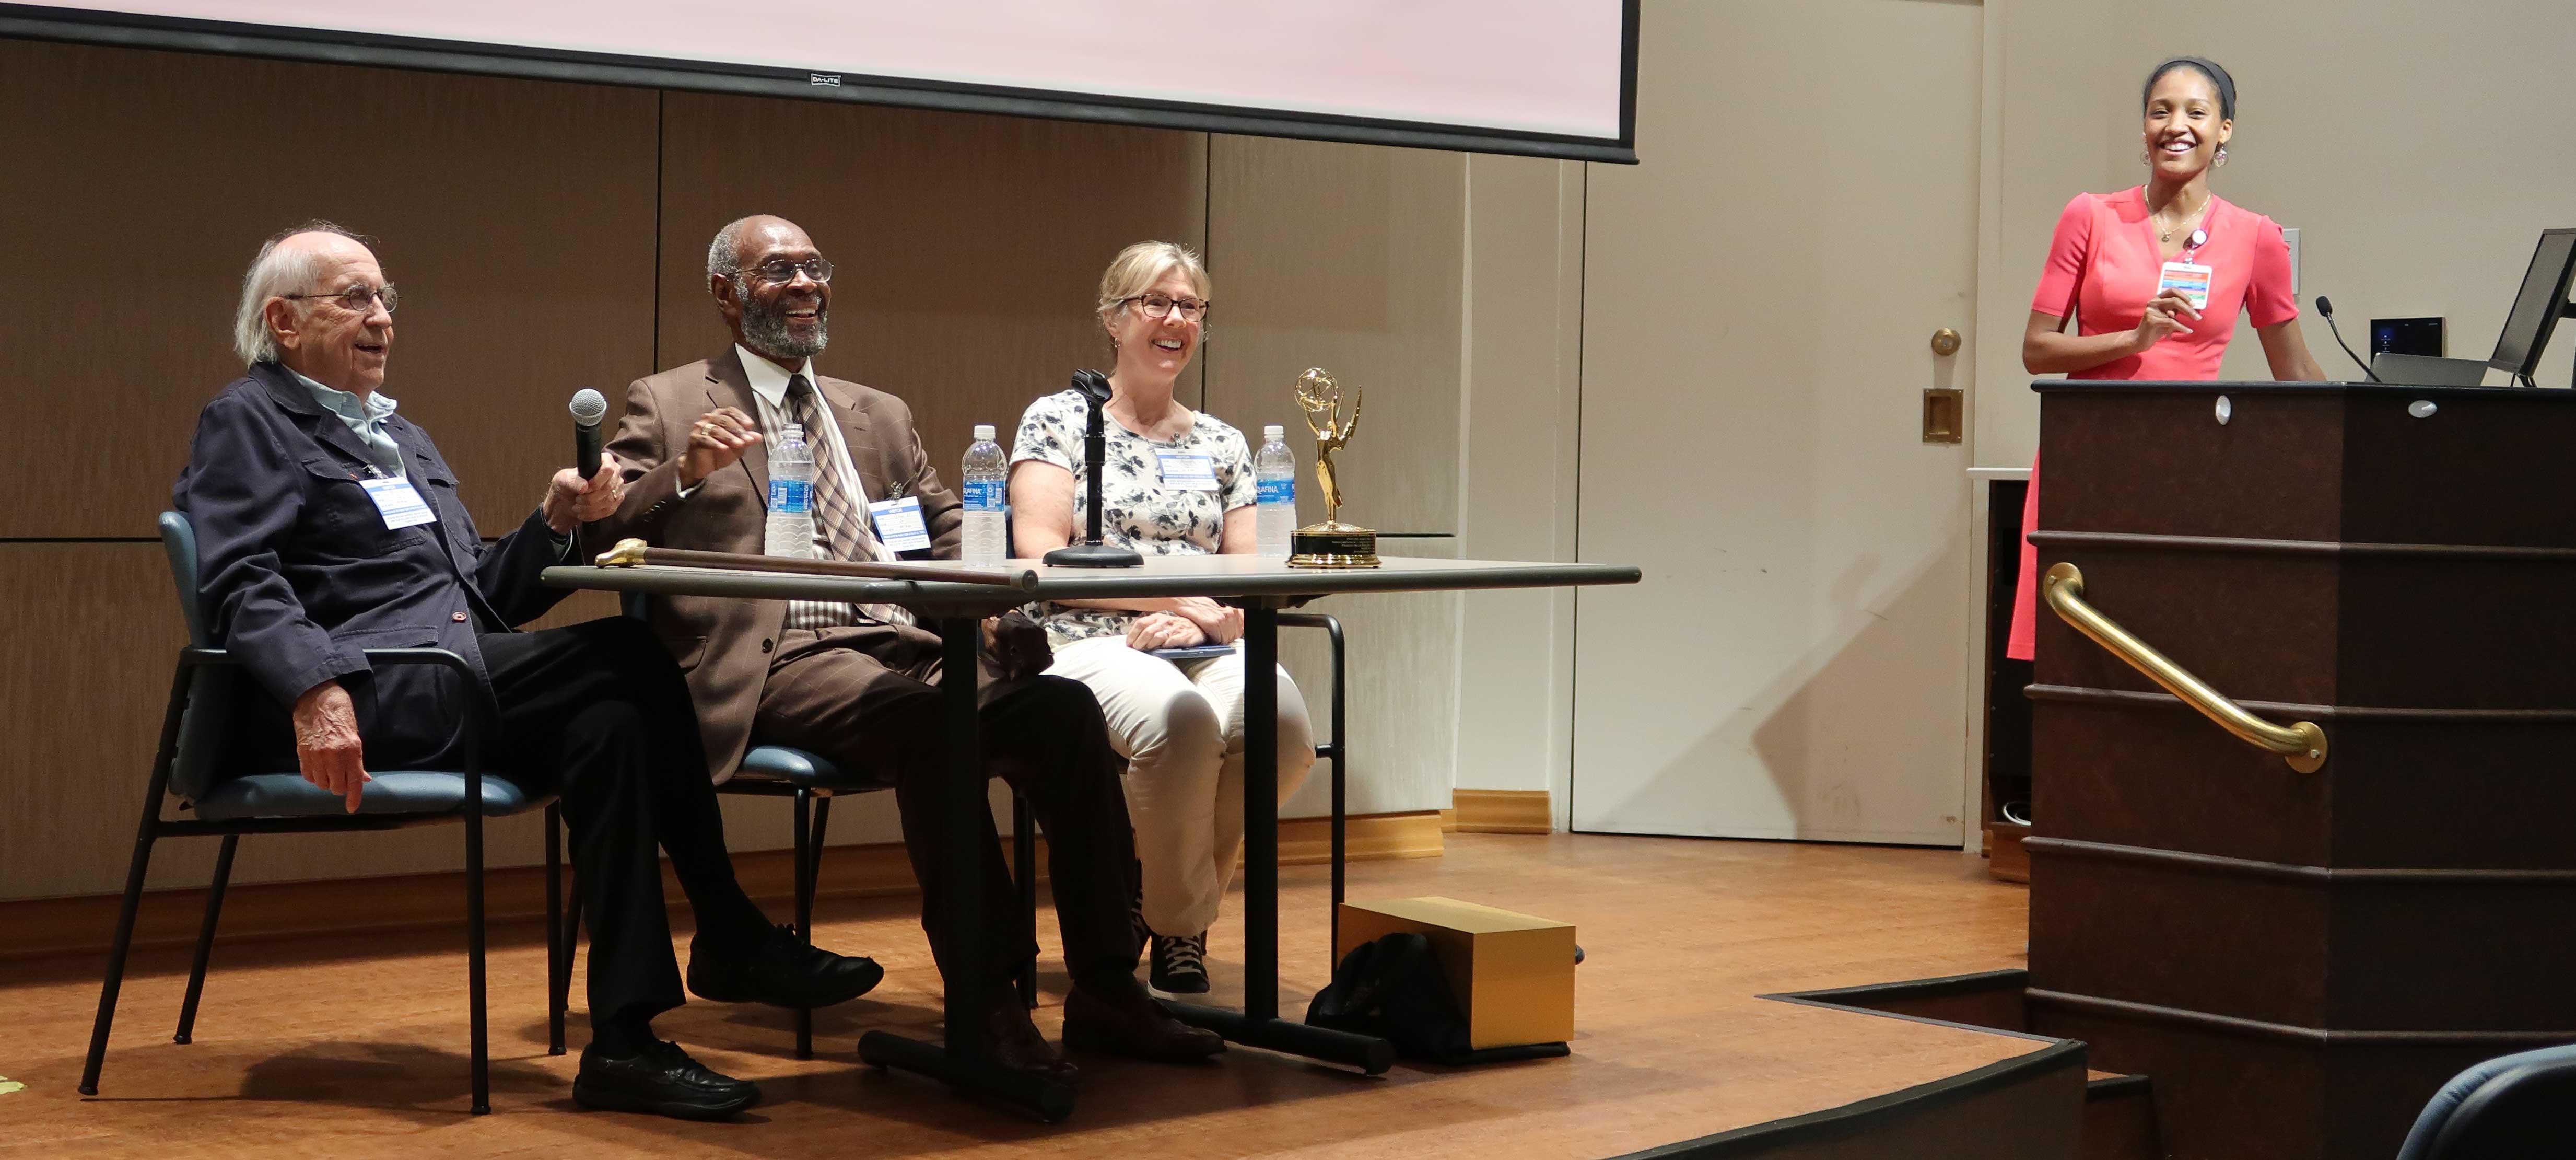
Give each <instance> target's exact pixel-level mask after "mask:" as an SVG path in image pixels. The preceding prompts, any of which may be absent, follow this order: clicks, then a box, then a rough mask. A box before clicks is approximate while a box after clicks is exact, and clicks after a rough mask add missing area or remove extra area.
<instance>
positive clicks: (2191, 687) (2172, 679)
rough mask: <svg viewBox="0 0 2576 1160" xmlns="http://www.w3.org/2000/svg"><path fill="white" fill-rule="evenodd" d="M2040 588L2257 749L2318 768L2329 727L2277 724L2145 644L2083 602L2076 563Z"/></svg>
mask: <svg viewBox="0 0 2576 1160" xmlns="http://www.w3.org/2000/svg"><path fill="white" fill-rule="evenodd" d="M2040 593H2041V595H2042V597H2043V598H2044V599H2046V600H2047V601H2048V607H2049V609H2050V610H2051V611H2054V612H2055V613H2057V617H2058V619H2060V620H2063V621H2065V622H2066V623H2068V624H2070V625H2073V626H2074V627H2075V631H2077V632H2080V633H2083V634H2084V635H2085V636H2087V637H2090V638H2091V639H2092V641H2093V643H2095V644H2098V645H2101V646H2102V647H2103V648H2105V649H2108V650H2110V653H2111V655H2112V656H2115V657H2118V658H2120V659H2121V660H2123V661H2125V662H2127V663H2128V665H2129V667H2130V668H2133V669H2136V670H2138V671H2139V672H2141V673H2144V674H2146V677H2147V679H2148V680H2150V681H2154V682H2155V683H2157V684H2158V685H2162V686H2164V690H2165V691H2166V692H2168V693H2171V694H2173V695H2174V696H2176V697H2179V698H2181V699H2182V703H2183V704H2186V705H2189V706H2191V707H2192V708H2194V709H2197V710H2199V711H2200V713H2201V715H2202V716H2205V717H2207V718H2209V719H2210V720H2211V721H2214V722H2216V723H2217V724H2218V727H2219V728H2221V729H2224V730H2226V731H2228V732H2229V733H2232V734H2235V735H2236V738H2237V739H2238V740H2240V741H2243V742H2245V743H2246V744H2248V745H2252V746H2254V747H2256V748H2258V749H2268V750H2270V751H2272V752H2274V753H2277V754H2280V755H2281V760H2282V761H2284V762H2287V763H2288V764H2289V766H2290V768H2292V769H2295V770H2297V771H2299V772H2301V773H2315V772H2316V771H2317V769H2318V768H2319V767H2321V766H2323V765H2324V764H2325V763H2326V731H2325V730H2323V729H2320V728H2318V727H2317V724H2316V722H2314V721H2300V722H2296V723H2293V724H2291V725H2288V726H2281V725H2275V724H2273V723H2271V722H2269V721H2266V720H2264V719H2262V718H2260V717H2257V716H2255V715H2254V714H2252V713H2248V712H2246V711H2245V707H2244V706H2242V705H2239V704H2237V703H2236V702H2234V701H2231V700H2228V699H2227V697H2226V696H2225V695H2224V694H2222V693H2220V692H2219V691H2218V690H2216V689H2213V688H2210V687H2209V685H2208V683H2207V682H2205V681H2202V680H2201V679H2200V678H2198V677H2195V676H2193V675H2191V674H2190V673H2189V672H2187V671H2185V670H2184V669H2183V667H2182V666H2181V665H2178V664H2175V663H2174V662H2173V660H2172V658H2170V657H2167V656H2166V655H2165V654H2163V653H2160V652H2157V651H2156V650H2155V649H2153V648H2150V647H2148V646H2147V642H2145V641H2142V640H2139V639H2138V638H2137V637H2135V636H2132V635H2130V633H2129V630H2127V629H2125V628H2122V627H2120V626H2119V624H2118V623H2117V622H2115V621H2113V620H2112V619H2111V618H2110V617H2107V616H2104V615H2102V611H2101V610H2100V609H2098V608H2095V607H2093V606H2092V605H2090V604H2087V603H2085V602H2084V573H2082V572H2080V571H2078V570H2076V567H2075V565H2073V564H2063V563H2061V564H2055V565H2051V566H2050V567H2049V569H2048V575H2047V576H2046V577H2045V578H2043V579H2042V580H2041V581H2040Z"/></svg>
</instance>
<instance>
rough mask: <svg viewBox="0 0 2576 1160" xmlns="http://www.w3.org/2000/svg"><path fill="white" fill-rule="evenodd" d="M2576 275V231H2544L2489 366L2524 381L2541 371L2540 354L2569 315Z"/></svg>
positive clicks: (2532, 255) (2497, 341)
mask: <svg viewBox="0 0 2576 1160" xmlns="http://www.w3.org/2000/svg"><path fill="white" fill-rule="evenodd" d="M2571 274H2576V230H2542V231H2541V233H2540V248H2538V249H2536V250H2533V251H2532V254H2531V268H2530V269H2529V270H2526V271H2524V272H2523V275H2522V291H2521V292H2520V293H2518V294H2516V295H2514V298H2513V313H2512V314H2510V315H2507V316H2506V317H2505V320H2504V333H2503V334H2500V335H2497V336H2496V347H2495V355H2494V357H2491V358H2489V359H2488V360H2487V365H2488V366H2490V367H2493V368H2495V369H2497V370H2500V371H2504V372H2506V373H2508V374H2512V375H2515V376H2517V377H2519V378H2521V379H2523V380H2524V381H2526V382H2528V381H2530V379H2531V377H2532V376H2533V375H2535V374H2537V373H2539V370H2540V352H2541V351H2542V350H2543V349H2544V348H2546V347H2547V346H2548V345H2549V332H2550V330H2551V328H2552V327H2554V326H2556V325H2557V322H2558V316H2559V315H2561V314H2564V313H2566V312H2567V283H2568V278H2569V275H2571Z"/></svg>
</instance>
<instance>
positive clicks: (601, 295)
mask: <svg viewBox="0 0 2576 1160" xmlns="http://www.w3.org/2000/svg"><path fill="white" fill-rule="evenodd" d="M0 125H7V126H8V127H9V131H8V138H9V160H8V163H7V164H6V165H0V206H5V207H7V211H6V212H5V213H0V253H5V254H7V255H9V260H8V261H7V262H6V263H0V301H6V302H7V303H9V309H7V310H5V311H0V351H7V352H9V358H10V360H11V363H12V372H13V374H14V375H15V376H16V377H17V381H18V383H19V384H20V386H19V389H18V390H17V391H16V392H15V393H14V396H13V398H14V403H15V413H14V415H13V420H12V422H10V423H8V424H6V425H5V426H0V462H5V463H8V464H10V465H11V467H12V470H11V471H10V472H9V473H8V475H7V477H6V478H7V479H8V480H9V481H10V483H9V490H10V493H11V496H10V499H11V502H10V503H9V504H8V505H7V507H6V508H5V509H0V537H32V536H88V537H95V536H150V535H151V534H152V517H153V515H154V513H156V512H159V511H160V510H161V509H162V508H164V507H166V506H168V502H169V493H170V483H171V480H172V479H173V478H175V477H176V475H177V474H178V470H179V468H180V466H181V465H182V464H183V463H184V462H185V461H186V458H187V449H188V436H189V433H190V431H191V430H192V429H193V428H194V426H195V422H196V414H197V411H198V408H199V407H200V406H202V405H203V403H204V401H205V400H206V399H207V398H209V397H211V396H212V395H213V393H214V392H215V390H216V389H217V388H218V387H220V386H221V385H223V384H224V383H225V382H227V381H229V380H231V379H232V378H234V377H235V376H237V375H239V374H240V373H241V364H240V363H239V362H238V361H237V360H236V359H235V358H234V357H233V355H232V353H231V350H232V344H231V333H232V332H231V326H232V316H233V310H234V306H235V302H236V301H237V299H238V296H239V293H240V285H241V276H242V271H243V269H244V268H245V267H246V266H247V265H248V264H249V262H250V259H251V256H252V255H253V254H254V253H255V252H256V251H257V249H258V246H259V243H260V241H261V240H262V239H263V238H265V237H267V236H268V235H269V234H270V233H273V232H275V231H276V230H278V229H280V228H282V227H284V226H287V225H290V224H293V223H295V222H297V221H300V220H303V219H306V218H310V217H316V216H320V217H328V218H332V219H335V220H338V221H340V222H341V223H342V224H344V225H347V226H349V227H351V228H353V229H357V230H360V231H362V232H365V233H370V234H374V235H376V236H377V237H378V238H379V239H381V242H380V245H379V247H378V256H379V257H380V258H381V259H382V260H383V262H384V265H385V270H386V272H387V273H388V274H389V275H390V276H391V277H392V279H393V280H394V281H395V282H396V283H397V284H399V285H400V286H401V287H402V289H403V290H404V291H405V292H406V295H407V297H406V299H405V302H404V304H403V311H402V314H401V315H400V318H399V321H398V323H397V325H396V327H395V334H396V339H395V352H394V356H393V364H392V370H391V373H390V375H389V377H388V379H387V382H386V393H387V394H390V395H392V396H393V397H395V398H397V399H400V400H401V401H402V404H403V414H405V415H406V416H409V417H411V418H412V419H415V420H417V421H419V422H420V423H422V424H423V425H425V426H427V427H428V428H429V429H430V431H431V432H432V433H433V434H434V435H436V436H437V437H438V440H439V446H440V448H441V450H443V451H445V452H446V454H447V456H448V458H449V459H450V460H451V461H452V462H454V463H455V465H456V468H457V470H458V472H459V473H460V474H461V475H462V477H463V478H462V481H461V482H462V484H463V487H464V491H465V495H466V499H467V501H468V503H469V504H471V505H472V507H473V510H474V514H475V518H476V520H477V522H479V523H481V524H483V525H484V526H485V527H486V528H487V529H489V530H491V531H494V532H498V531H502V530H506V529H507V528H508V527H509V526H510V525H512V524H515V523H516V522H517V521H518V520H519V519H520V518H522V517H523V516H524V515H525V514H526V512H527V510H528V505H529V504H530V503H531V502H532V501H533V500H534V499H535V498H536V496H537V495H538V494H539V491H540V489H541V488H542V487H543V486H544V479H545V477H546V475H548V474H549V473H551V471H552V470H553V468H555V467H557V466H560V465H562V464H564V463H566V462H569V460H570V449H569V446H568V443H569V436H568V435H567V434H566V433H565V430H564V429H565V426H566V423H567V420H566V419H565V417H564V410H563V408H564V401H565V399H566V398H567V397H568V396H569V395H570V394H571V392H573V391H574V390H577V389H579V388H580V387H583V386H591V385H613V384H609V378H610V376H612V375H615V374H620V373H625V371H626V370H627V369H628V368H631V367H634V366H636V365H638V364H640V363H641V362H643V361H644V360H645V359H646V358H648V357H649V355H650V352H651V349H652V310H653V283H652V276H653V274H652V271H653V197H654V190H653V182H654V171H653V163H654V134H655V95H654V94H653V93H652V92H651V91H647V90H634V89H616V88H607V87H599V86H584V85H567V84H548V83H541V82H534V81H518V80H501V79H495V78H489V77H464V76H451V75H445V74H438V73H425V72H396V71H391V70H384V69H365V68H353V67H342V66H336V65H318V64H295V63H286V62H278V61H262V60H250V59H243V58H231V57H218V56H197V55H187V54H180V53H165V52H147V51H140V50H133V49H114V48H94V47H86V46H76V45H61V44H40V43H34V42H27V41H14V40H0ZM618 381H620V382H622V381H623V380H618ZM102 419H106V420H110V422H108V423H102V422H101V420H102ZM103 448H113V450H112V451H107V450H102V449H103Z"/></svg>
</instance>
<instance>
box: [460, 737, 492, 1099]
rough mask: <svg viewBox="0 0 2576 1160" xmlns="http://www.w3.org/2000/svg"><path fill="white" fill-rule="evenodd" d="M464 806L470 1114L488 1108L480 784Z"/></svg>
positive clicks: (489, 1061) (489, 1034) (489, 1051)
mask: <svg viewBox="0 0 2576 1160" xmlns="http://www.w3.org/2000/svg"><path fill="white" fill-rule="evenodd" d="M466 784H468V785H470V786H474V787H475V788H476V790H477V791H478V794H477V796H474V797H469V798H468V799H467V802H466V809H465V990H466V1002H467V1004H468V1005H469V1006H470V1010H469V1011H468V1012H467V1018H468V1019H469V1020H470V1021H471V1026H472V1028H473V1036H472V1037H473V1052H474V1056H473V1070H474V1114H475V1115H478V1116H482V1115H489V1114H491V1111H492V1028H491V1025H490V1023H489V1022H488V1021H487V1019H486V1018H485V1013H484V1007H483V1000H484V975H483V810H482V808H481V807H482V800H481V798H480V796H479V791H480V788H481V787H480V784H479V782H478V781H477V780H476V779H472V778H469V779H468V780H467V783H466Z"/></svg>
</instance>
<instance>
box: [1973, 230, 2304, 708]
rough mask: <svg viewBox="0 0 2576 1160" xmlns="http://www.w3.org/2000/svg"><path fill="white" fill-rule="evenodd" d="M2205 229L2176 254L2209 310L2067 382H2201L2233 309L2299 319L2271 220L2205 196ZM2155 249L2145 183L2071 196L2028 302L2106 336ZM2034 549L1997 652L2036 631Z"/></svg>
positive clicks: (2230, 332) (2028, 552) (2019, 644)
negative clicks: (2203, 286)
mask: <svg viewBox="0 0 2576 1160" xmlns="http://www.w3.org/2000/svg"><path fill="white" fill-rule="evenodd" d="M2200 228H2201V230H2202V231H2203V232H2204V233H2205V234H2206V238H2205V240H2203V241H2202V243H2201V244H2200V245H2199V246H2196V247H2187V248H2186V249H2185V250H2184V251H2183V253H2182V255H2181V257H2180V258H2178V259H2176V260H2178V261H2190V262H2195V263H2198V264H2200V265H2203V266H2207V267H2209V270H2210V273H2209V308H2208V309H2207V310H2204V311H2202V312H2201V321H2200V323H2199V325H2197V326H2194V327H2193V328H2192V332H2191V333H2190V334H2177V335H2173V336H2171V337H2168V338H2166V339H2165V340H2164V341H2162V342H2159V343H2157V344H2155V345H2154V346H2151V347H2148V348H2147V349H2146V351H2145V352H2144V353H2142V354H2134V355H2130V356H2129V357H2127V358H2123V359H2117V360H2114V361H2111V362H2107V363H2104V364H2102V365H2101V366H2098V367H2094V368H2092V369H2090V370H2082V371H2077V372H2075V373H2073V374H2070V375H2068V376H2066V377H2068V378H2070V379H2140V380H2146V381H2151V382H2168V381H2190V380H2200V381H2207V380H2212V379H2216V378H2217V377H2218V364H2219V361H2220V360H2221V359H2223V358H2225V357H2226V355H2227V340H2228V339H2229V338H2232V337H2234V336H2235V334H2236V315H2237V314H2238V313H2239V312H2240V311H2241V312H2243V313H2244V315H2245V316H2246V318H2247V319H2249V320H2250V321H2252V322H2253V324H2254V326H2255V328H2256V329H2258V330H2259V329H2261V328H2263V327H2266V326H2273V325H2277V324H2279V323H2283V322H2288V321H2289V320H2291V319H2293V318H2297V317H2298V316H2299V303H2298V299H2297V297H2296V296H2295V295H2293V293H2292V292H2291V289H2290V247H2289V243H2287V242H2285V241H2283V240H2282V238H2281V226H2280V224H2279V223H2277V222H2274V221H2273V220H2272V219H2270V218H2268V217H2265V216H2263V215H2262V214H2259V213H2255V212H2253V211H2251V210H2247V209H2241V208H2239V207H2237V206H2236V205H2235V204H2233V203H2231V202H2229V201H2228V200H2227V199H2226V198H2223V197H2218V196H2215V195H2212V196H2211V197H2210V199H2209V213H2208V214H2207V215H2206V217H2205V218H2204V219H2203V220H2202V222H2201V226H2200ZM2164 265H2165V257H2164V248H2163V244H2162V243H2161V242H2159V241H2158V240H2157V239H2156V227H2155V223H2154V221H2152V220H2151V219H2150V218H2149V216H2148V213H2147V191H2146V187H2144V186H2138V187H2135V188H2131V189H2126V190H2122V191H2121V192H2119V193H2079V194H2077V195H2075V199H2074V200H2073V201H2070V202H2067V203H2066V211H2065V212H2064V213H2061V214H2059V215H2058V216H2057V235H2056V237H2055V238H2053V239H2052V240H2051V241H2050V242H2049V246H2048V268H2047V269H2046V270H2045V271H2044V272H2042V273H2041V274H2040V277H2039V292H2038V293H2037V294H2034V295H2032V296H2031V303H2030V308H2031V309H2032V310H2035V311H2038V312H2039V313H2042V314H2050V315H2055V316H2056V317H2058V318H2065V317H2066V316H2067V315H2069V314H2073V315H2074V316H2075V321H2076V328H2075V329H2076V333H2078V334H2115V333H2118V332H2120V331H2123V330H2127V329H2130V328H2131V327H2134V326H2136V325H2137V324H2138V319H2140V318H2141V317H2144V316H2145V315H2146V312H2147V303H2149V302H2151V301H2154V299H2155V296H2156V292H2157V288H2158V287H2159V286H2160V285H2161V284H2162V283H2163V281H2164ZM2021 526H2022V527H2023V528H2024V529H2025V530H2028V529H2033V528H2036V527H2038V526H2039V458H2038V457H2037V456H2035V455H2034V456H2032V457H2031V462H2030V494H2029V498H2028V499H2026V500H2024V501H2023V505H2022V512H2021ZM2038 599H2039V549H2038V548H2037V547H2035V546H2033V545H2032V544H2031V542H2030V541H2029V540H2028V539H2024V540H2023V541H2022V545H2021V580H2020V583H2019V584H2018V585H2017V586H2016V587H2015V589H2014V591H2013V618H2012V636H2011V638H2010V640H2009V641H2008V642H2007V643H2006V645H2005V649H2004V655H2005V656H2008V657H2011V658H2013V659H2014V660H2024V661H2026V660H2030V659H2031V657H2032V652H2033V650H2032V647H2031V645H2032V638H2033V637H2034V636H2035V635H2036V634H2037V632H2038V628H2039V618H2038Z"/></svg>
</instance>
